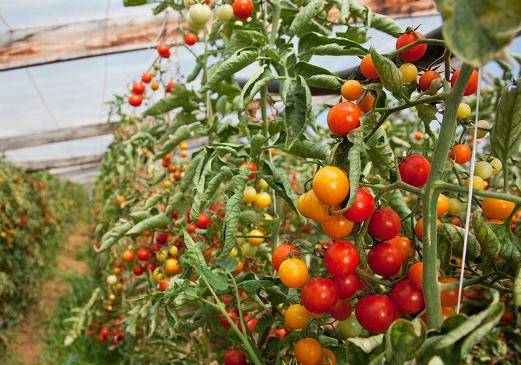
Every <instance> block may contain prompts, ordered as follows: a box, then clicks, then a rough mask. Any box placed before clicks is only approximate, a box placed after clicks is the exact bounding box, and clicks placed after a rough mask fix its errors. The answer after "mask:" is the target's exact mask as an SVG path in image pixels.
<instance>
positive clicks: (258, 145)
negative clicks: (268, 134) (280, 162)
mask: <svg viewBox="0 0 521 365" xmlns="http://www.w3.org/2000/svg"><path fill="white" fill-rule="evenodd" d="M265 142H266V138H264V136H263V135H262V134H255V135H254V136H253V137H251V139H250V158H251V159H253V160H254V161H257V160H258V159H259V155H260V152H261V150H262V146H264V143H265Z"/></svg>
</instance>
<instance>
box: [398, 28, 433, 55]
mask: <svg viewBox="0 0 521 365" xmlns="http://www.w3.org/2000/svg"><path fill="white" fill-rule="evenodd" d="M424 38H425V36H424V35H423V34H421V33H419V32H408V33H404V34H402V35H401V36H399V37H398V39H397V40H396V49H400V48H402V47H405V46H407V45H408V44H411V43H413V42H416V41H417V40H418V39H424ZM426 51H427V44H425V43H421V44H418V45H416V46H413V47H411V48H409V49H408V50H407V51H404V52H402V53H400V57H401V58H402V59H403V60H405V61H409V62H414V61H418V60H419V59H420V58H422V57H423V55H424V54H425V52H426Z"/></svg>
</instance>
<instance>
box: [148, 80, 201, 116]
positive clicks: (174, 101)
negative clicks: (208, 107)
mask: <svg viewBox="0 0 521 365" xmlns="http://www.w3.org/2000/svg"><path fill="white" fill-rule="evenodd" d="M195 100H197V97H196V95H195V93H194V92H193V91H192V90H187V89H186V87H184V86H183V85H176V87H174V89H173V90H172V92H171V93H170V94H169V95H168V96H166V97H164V98H163V99H161V100H159V101H158V102H157V103H155V104H154V105H152V106H151V107H150V108H148V109H147V110H145V112H144V113H143V115H145V116H147V115H152V116H156V115H161V114H164V113H167V112H169V111H171V110H174V109H176V108H181V107H182V108H183V110H184V111H186V112H190V111H193V110H195V109H197V103H196V102H195Z"/></svg>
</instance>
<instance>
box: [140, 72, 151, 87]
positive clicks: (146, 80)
mask: <svg viewBox="0 0 521 365" xmlns="http://www.w3.org/2000/svg"><path fill="white" fill-rule="evenodd" d="M141 81H142V82H144V83H145V84H148V83H149V82H150V81H152V74H151V73H150V72H145V73H144V74H143V75H141Z"/></svg>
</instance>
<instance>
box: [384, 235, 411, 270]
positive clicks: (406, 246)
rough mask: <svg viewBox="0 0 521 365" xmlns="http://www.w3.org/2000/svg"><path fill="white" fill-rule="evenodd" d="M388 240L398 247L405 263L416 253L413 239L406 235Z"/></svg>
mask: <svg viewBox="0 0 521 365" xmlns="http://www.w3.org/2000/svg"><path fill="white" fill-rule="evenodd" d="M387 242H389V243H390V244H391V245H393V246H394V247H396V248H397V249H398V251H399V252H400V256H401V257H402V263H403V264H405V263H407V262H408V261H409V259H410V258H411V257H412V255H413V254H414V247H413V245H412V241H411V240H410V239H408V238H407V237H405V236H396V237H394V238H393V239H391V240H389V241H387Z"/></svg>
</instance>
